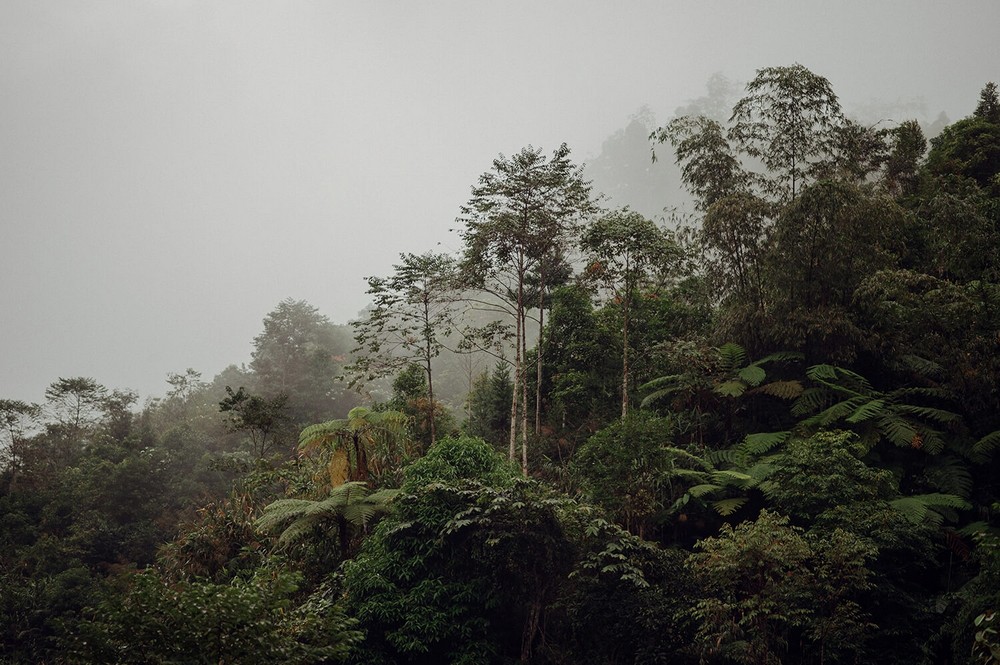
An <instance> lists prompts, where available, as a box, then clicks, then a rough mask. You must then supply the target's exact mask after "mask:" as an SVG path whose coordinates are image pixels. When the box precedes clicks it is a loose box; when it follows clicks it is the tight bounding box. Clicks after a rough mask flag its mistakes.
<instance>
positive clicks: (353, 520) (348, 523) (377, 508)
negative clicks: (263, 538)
mask: <svg viewBox="0 0 1000 665" xmlns="http://www.w3.org/2000/svg"><path fill="white" fill-rule="evenodd" d="M397 493H398V490H380V491H378V492H375V493H369V490H368V488H367V486H366V485H365V483H363V482H347V483H344V484H343V485H340V486H339V487H335V488H334V489H333V490H331V492H330V496H328V497H327V498H326V499H322V500H320V501H311V500H308V499H279V500H278V501H275V502H274V503H271V504H270V505H268V506H267V507H266V508H264V512H263V514H262V515H261V516H260V517H259V518H258V519H257V521H256V523H255V525H256V527H257V528H258V529H259V530H261V531H265V532H274V531H277V530H278V529H282V531H281V534H280V535H279V536H278V545H279V546H282V547H288V546H291V545H294V544H296V543H298V542H300V541H301V540H302V539H303V538H305V537H306V536H307V535H309V534H311V533H313V532H314V530H315V529H316V528H318V527H321V526H323V525H330V526H335V527H336V528H337V529H338V530H339V529H348V530H349V531H351V532H352V533H354V532H358V531H361V530H363V529H365V527H367V525H368V523H369V522H370V521H371V520H372V519H373V518H374V517H375V516H376V515H380V514H383V513H385V512H387V511H388V509H389V502H390V501H391V499H392V498H393V497H394V496H395V495H396V494H397ZM338 518H340V520H338ZM349 535H350V534H338V536H341V537H345V536H349Z"/></svg>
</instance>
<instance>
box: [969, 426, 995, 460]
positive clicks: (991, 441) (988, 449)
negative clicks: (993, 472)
mask: <svg viewBox="0 0 1000 665" xmlns="http://www.w3.org/2000/svg"><path fill="white" fill-rule="evenodd" d="M997 446H1000V429H998V430H996V431H995V432H990V433H989V434H987V435H986V436H984V437H983V438H981V439H979V440H978V441H976V442H975V443H974V444H972V452H973V453H975V454H976V455H989V454H990V453H992V452H993V449H994V448H996V447H997Z"/></svg>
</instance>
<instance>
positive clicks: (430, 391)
mask: <svg viewBox="0 0 1000 665" xmlns="http://www.w3.org/2000/svg"><path fill="white" fill-rule="evenodd" d="M430 321H431V312H430V303H429V302H427V300H426V299H425V300H424V330H425V331H426V330H428V329H429V328H430ZM424 339H425V340H426V350H425V352H424V358H425V359H426V361H427V400H428V402H429V403H428V405H427V419H428V420H429V421H430V427H431V445H432V446H433V445H434V442H435V441H436V440H437V430H436V429H435V427H434V378H433V375H432V368H431V357H432V355H433V352H432V349H431V340H430V336H429V335H428V334H426V333H425V334H424Z"/></svg>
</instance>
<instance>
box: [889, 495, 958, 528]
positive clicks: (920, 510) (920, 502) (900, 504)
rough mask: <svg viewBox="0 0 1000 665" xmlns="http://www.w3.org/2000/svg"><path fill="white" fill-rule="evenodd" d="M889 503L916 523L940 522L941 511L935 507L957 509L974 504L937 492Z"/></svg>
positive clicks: (906, 497) (907, 497)
mask: <svg viewBox="0 0 1000 665" xmlns="http://www.w3.org/2000/svg"><path fill="white" fill-rule="evenodd" d="M889 505H890V506H892V507H893V508H894V509H896V510H898V511H899V512H901V513H903V515H905V516H906V518H907V519H909V520H910V521H911V522H913V523H914V524H920V523H922V522H930V523H932V524H940V523H941V521H942V516H941V515H940V513H937V512H935V511H934V510H932V509H933V508H942V509H944V508H954V509H957V510H969V509H971V508H972V504H970V503H969V502H968V501H966V500H965V499H963V498H962V497H960V496H955V495H954V494H937V493H932V494H916V495H914V496H905V497H902V498H899V499H896V500H895V501H890V502H889Z"/></svg>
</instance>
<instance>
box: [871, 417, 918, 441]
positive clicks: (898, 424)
mask: <svg viewBox="0 0 1000 665" xmlns="http://www.w3.org/2000/svg"><path fill="white" fill-rule="evenodd" d="M877 427H878V430H879V431H880V432H881V433H882V435H883V436H885V438H887V439H889V441H891V442H892V443H893V444H894V445H897V446H899V447H900V448H907V447H912V446H913V444H914V441H915V440H916V437H917V430H916V429H915V428H914V427H913V425H911V424H910V422H909V421H908V420H906V419H905V418H901V417H899V416H897V415H895V414H886V415H884V416H883V417H882V418H880V419H879V421H878V423H877Z"/></svg>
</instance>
